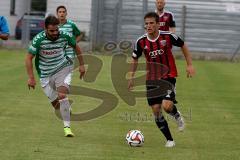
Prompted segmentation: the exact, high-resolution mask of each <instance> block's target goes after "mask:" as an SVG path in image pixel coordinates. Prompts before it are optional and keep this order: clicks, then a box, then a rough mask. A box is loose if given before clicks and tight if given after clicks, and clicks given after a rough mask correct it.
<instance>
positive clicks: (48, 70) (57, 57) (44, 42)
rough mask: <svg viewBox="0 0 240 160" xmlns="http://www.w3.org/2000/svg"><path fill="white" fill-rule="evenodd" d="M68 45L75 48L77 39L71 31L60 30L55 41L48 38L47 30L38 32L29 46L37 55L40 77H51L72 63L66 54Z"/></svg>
mask: <svg viewBox="0 0 240 160" xmlns="http://www.w3.org/2000/svg"><path fill="white" fill-rule="evenodd" d="M67 46H72V47H74V48H75V46H76V40H75V38H73V37H72V36H71V35H70V34H69V33H67V32H63V31H59V37H58V39H57V40H55V41H51V40H49V39H48V38H47V36H46V33H45V31H42V32H40V33H39V34H37V35H36V36H35V37H34V38H33V40H32V44H31V45H30V46H29V48H28V52H29V53H30V54H33V55H35V56H36V57H35V67H36V70H37V72H38V75H39V77H40V78H45V77H49V76H51V75H53V74H55V73H57V72H58V71H59V70H61V69H62V68H64V67H66V66H69V65H72V63H73V62H72V60H71V59H70V58H68V57H67V56H66V54H65V49H66V47H67Z"/></svg>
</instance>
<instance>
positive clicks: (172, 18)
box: [169, 13, 176, 28]
mask: <svg viewBox="0 0 240 160" xmlns="http://www.w3.org/2000/svg"><path fill="white" fill-rule="evenodd" d="M169 27H171V28H175V27H176V22H175V19H174V15H173V14H172V13H171V14H170V21H169Z"/></svg>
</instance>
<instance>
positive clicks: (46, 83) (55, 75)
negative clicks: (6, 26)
mask: <svg viewBox="0 0 240 160" xmlns="http://www.w3.org/2000/svg"><path fill="white" fill-rule="evenodd" d="M58 26H59V20H58V19H57V18H56V17H55V16H52V15H51V16H48V17H47V18H46V19H45V30H44V31H42V32H40V33H39V34H37V35H36V36H35V37H34V38H33V41H32V44H31V45H30V46H29V49H28V54H27V56H26V59H25V64H26V70H27V74H28V82H27V84H28V87H29V89H30V88H33V89H34V88H35V85H36V81H35V77H34V74H33V62H32V61H33V59H35V67H36V70H37V73H38V75H39V77H40V83H41V87H42V89H43V91H44V93H45V94H46V95H47V96H48V98H49V100H50V102H51V103H52V105H53V106H54V107H55V109H58V107H60V113H61V116H62V119H63V124H64V133H65V136H66V137H73V136H74V134H73V133H72V131H71V129H70V103H69V100H68V98H67V94H68V93H69V85H70V81H69V74H70V73H71V71H72V67H71V65H72V63H73V62H72V60H71V59H70V58H69V57H68V56H66V54H65V49H66V48H67V46H71V47H72V48H73V49H74V50H75V52H76V54H77V58H78V61H79V72H80V79H81V78H82V77H83V76H84V74H85V67H84V61H83V57H82V53H81V50H80V47H79V46H78V45H77V44H76V40H75V38H74V37H73V36H72V35H70V34H69V33H67V32H63V31H59V28H58Z"/></svg>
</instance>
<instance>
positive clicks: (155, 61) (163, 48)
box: [132, 31, 184, 80]
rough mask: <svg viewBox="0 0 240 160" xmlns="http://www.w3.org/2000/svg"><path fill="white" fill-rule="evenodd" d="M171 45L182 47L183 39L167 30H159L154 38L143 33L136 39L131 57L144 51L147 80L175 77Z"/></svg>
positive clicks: (175, 71)
mask: <svg viewBox="0 0 240 160" xmlns="http://www.w3.org/2000/svg"><path fill="white" fill-rule="evenodd" d="M173 45H174V46H177V47H182V46H183V45H184V41H183V40H182V39H181V38H180V37H178V36H177V35H175V34H174V33H171V32H167V31H159V34H158V37H157V38H156V39H154V40H151V39H150V38H149V37H148V36H147V34H144V35H143V36H141V37H140V38H139V39H138V40H137V41H136V43H135V45H134V50H133V53H132V58H134V59H138V58H139V57H140V56H141V55H142V53H144V55H145V58H146V70H147V77H146V79H147V80H159V79H162V78H169V77H172V78H173V77H177V68H176V64H175V60H174V57H173V54H172V46H173Z"/></svg>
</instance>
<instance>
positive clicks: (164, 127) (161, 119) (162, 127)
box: [155, 116, 173, 141]
mask: <svg viewBox="0 0 240 160" xmlns="http://www.w3.org/2000/svg"><path fill="white" fill-rule="evenodd" d="M155 122H156V124H157V126H158V128H159V129H160V130H161V132H162V133H163V135H164V136H165V138H166V139H167V140H170V141H173V138H172V135H171V133H170V130H169V128H168V123H167V121H166V120H165V119H164V117H163V116H161V117H159V118H155Z"/></svg>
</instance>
